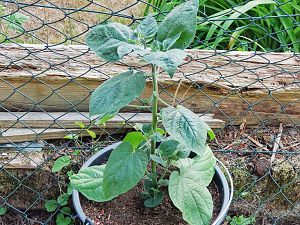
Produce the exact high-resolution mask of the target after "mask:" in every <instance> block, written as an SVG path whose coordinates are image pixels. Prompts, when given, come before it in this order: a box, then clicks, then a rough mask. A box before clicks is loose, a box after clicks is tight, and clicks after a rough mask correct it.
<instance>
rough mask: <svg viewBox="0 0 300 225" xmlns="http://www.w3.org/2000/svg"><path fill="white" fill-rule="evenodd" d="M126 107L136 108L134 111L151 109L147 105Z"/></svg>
mask: <svg viewBox="0 0 300 225" xmlns="http://www.w3.org/2000/svg"><path fill="white" fill-rule="evenodd" d="M127 107H130V108H136V109H149V108H151V106H149V105H127Z"/></svg>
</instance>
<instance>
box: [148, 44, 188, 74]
mask: <svg viewBox="0 0 300 225" xmlns="http://www.w3.org/2000/svg"><path fill="white" fill-rule="evenodd" d="M185 57H186V53H185V52H184V51H183V50H181V49H170V50H168V51H166V52H161V51H157V52H152V53H150V54H147V55H145V56H144V57H143V59H144V60H145V61H146V62H148V63H151V64H153V65H156V66H158V67H161V68H162V69H164V70H165V71H166V72H167V73H168V74H169V76H170V77H171V78H172V77H173V75H174V73H175V72H176V69H177V67H178V66H179V65H180V64H181V63H182V61H183V60H184V58H185Z"/></svg>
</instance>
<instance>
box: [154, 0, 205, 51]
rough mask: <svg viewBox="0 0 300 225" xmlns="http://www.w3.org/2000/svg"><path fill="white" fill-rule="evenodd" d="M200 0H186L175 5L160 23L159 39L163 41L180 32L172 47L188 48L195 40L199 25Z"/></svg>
mask: <svg viewBox="0 0 300 225" xmlns="http://www.w3.org/2000/svg"><path fill="white" fill-rule="evenodd" d="M198 7H199V1H198V0H190V1H186V2H185V3H183V4H180V5H179V6H177V7H175V8H174V9H173V10H172V11H171V12H170V13H169V14H168V15H167V16H166V18H165V19H164V20H163V21H162V23H161V24H160V25H159V28H158V32H157V38H156V39H157V40H158V41H160V42H163V41H164V40H166V39H168V38H172V37H174V36H175V35H176V34H178V33H180V37H179V38H178V39H177V40H176V42H175V44H173V45H172V46H171V47H172V48H180V49H185V48H187V47H188V46H189V45H190V44H191V43H192V41H193V40H194V37H195V34H196V26H197V18H196V17H197V12H198Z"/></svg>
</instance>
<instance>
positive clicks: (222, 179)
mask: <svg viewBox="0 0 300 225" xmlns="http://www.w3.org/2000/svg"><path fill="white" fill-rule="evenodd" d="M120 143H121V142H117V143H114V144H111V145H108V146H107V147H105V148H103V149H102V150H101V151H99V152H97V153H96V154H94V155H93V156H92V157H91V158H90V159H88V160H87V161H86V162H85V163H84V164H83V165H82V167H81V168H86V167H89V166H91V165H93V164H94V162H95V161H97V159H98V158H100V157H101V156H103V155H105V154H108V153H109V152H110V151H112V150H113V149H115V148H116V147H117V146H118V145H119V144H120ZM217 162H218V164H219V165H220V166H221V167H222V168H223V169H224V170H225V173H226V175H227V178H228V181H229V182H228V181H227V179H226V176H225V174H224V173H223V172H222V170H221V169H220V167H219V166H218V165H216V166H215V170H216V172H215V176H214V178H213V180H214V182H215V183H216V185H217V186H218V188H219V191H220V192H222V193H221V196H222V199H221V202H222V204H221V210H220V212H219V215H218V216H217V218H216V219H215V220H214V221H213V222H212V224H211V225H221V224H222V222H223V221H224V219H225V217H226V215H227V212H228V209H229V206H230V204H231V201H232V198H233V181H232V177H231V175H230V173H229V171H228V169H227V168H226V166H225V165H224V164H223V163H222V162H220V161H219V160H217ZM228 183H229V184H228ZM72 202H73V207H74V209H75V211H76V213H77V216H78V217H79V219H80V220H81V221H82V222H83V223H84V225H93V224H94V222H93V220H91V219H90V218H88V217H87V216H86V215H85V213H84V212H83V209H82V207H81V203H80V198H79V192H78V191H77V190H75V189H73V191H72Z"/></svg>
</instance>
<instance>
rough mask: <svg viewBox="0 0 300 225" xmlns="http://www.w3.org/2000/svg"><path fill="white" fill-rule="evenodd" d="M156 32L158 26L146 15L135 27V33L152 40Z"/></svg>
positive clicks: (151, 17) (154, 20)
mask: <svg viewBox="0 0 300 225" xmlns="http://www.w3.org/2000/svg"><path fill="white" fill-rule="evenodd" d="M157 31H158V24H157V22H156V19H155V18H154V17H153V16H151V15H148V16H147V17H146V18H145V19H143V20H142V22H141V23H140V24H139V25H138V26H137V32H138V33H139V34H141V35H142V36H143V37H147V38H152V37H154V36H155V34H156V33H157Z"/></svg>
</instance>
